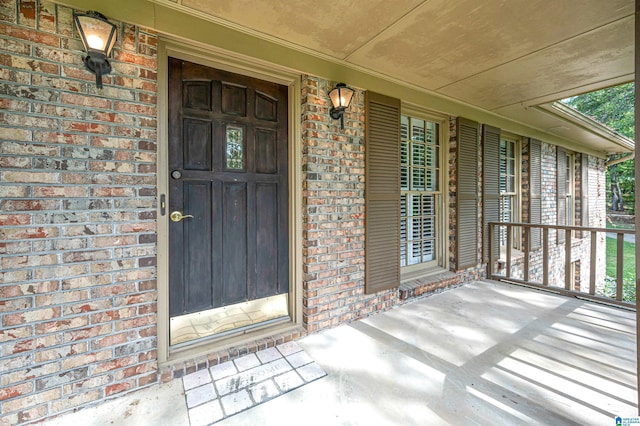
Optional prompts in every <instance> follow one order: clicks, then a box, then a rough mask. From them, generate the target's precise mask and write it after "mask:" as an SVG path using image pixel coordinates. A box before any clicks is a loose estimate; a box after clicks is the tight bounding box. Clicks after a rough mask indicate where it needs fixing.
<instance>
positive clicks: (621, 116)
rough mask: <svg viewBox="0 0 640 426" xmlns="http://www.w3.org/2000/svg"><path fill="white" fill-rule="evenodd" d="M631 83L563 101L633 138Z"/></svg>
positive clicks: (632, 91) (632, 92)
mask: <svg viewBox="0 0 640 426" xmlns="http://www.w3.org/2000/svg"><path fill="white" fill-rule="evenodd" d="M634 100H635V96H634V85H633V83H627V84H622V85H620V86H614V87H609V88H607V89H602V90H598V91H597V92H591V93H585V94H584V95H579V96H574V97H573V98H569V99H567V100H566V101H565V103H566V104H567V105H569V106H571V107H573V108H575V109H577V110H578V111H580V112H581V113H583V114H585V115H587V116H589V117H591V118H593V119H595V120H597V121H599V122H600V123H602V124H604V125H606V126H608V127H610V128H611V129H613V130H615V131H616V132H618V133H620V134H621V135H624V136H626V137H628V138H630V139H633V129H634V115H633V114H634V112H633V104H634Z"/></svg>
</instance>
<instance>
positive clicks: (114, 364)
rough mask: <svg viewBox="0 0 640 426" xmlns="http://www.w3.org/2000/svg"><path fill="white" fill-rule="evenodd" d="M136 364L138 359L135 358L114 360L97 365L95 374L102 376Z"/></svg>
mask: <svg viewBox="0 0 640 426" xmlns="http://www.w3.org/2000/svg"><path fill="white" fill-rule="evenodd" d="M136 362H137V357H135V356H128V357H123V358H118V359H114V360H111V361H108V362H103V363H102V364H98V365H96V366H95V367H94V370H93V373H94V374H100V373H104V372H107V371H113V370H118V369H120V368H123V367H127V366H129V365H132V364H135V363H136Z"/></svg>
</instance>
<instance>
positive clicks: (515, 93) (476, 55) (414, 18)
mask: <svg viewBox="0 0 640 426" xmlns="http://www.w3.org/2000/svg"><path fill="white" fill-rule="evenodd" d="M151 1H152V2H155V3H160V4H165V5H171V7H174V8H178V9H180V10H182V11H183V12H186V13H190V14H193V15H196V16H199V17H203V18H205V19H209V20H211V21H213V22H215V23H218V24H221V25H223V26H227V27H229V28H232V29H236V30H238V31H241V32H245V33H248V34H251V35H254V36H257V37H260V38H264V39H266V40H269V41H272V42H275V43H279V44H282V45H284V46H287V47H292V48H294V49H297V50H300V51H302V52H305V53H311V54H312V55H315V56H318V57H320V58H323V59H327V60H329V61H333V62H335V63H337V64H343V65H345V66H347V67H355V68H356V69H359V70H363V71H365V72H369V73H371V74H372V75H377V76H382V77H384V78H388V79H390V80H393V81H395V82H401V83H406V84H408V85H410V86H412V87H417V88H419V89H422V90H425V91H428V92H432V93H436V94H438V95H442V96H445V97H447V98H450V99H456V100H458V101H460V102H462V103H465V104H468V105H472V106H475V107H478V108H481V109H484V110H487V111H491V112H494V113H497V114H500V115H502V116H504V117H507V118H511V119H514V120H518V121H520V122H521V123H524V124H526V125H530V126H534V127H537V128H541V129H543V130H545V131H546V129H548V128H550V129H554V128H559V127H560V126H559V125H558V123H556V125H551V126H547V124H549V123H546V120H541V119H540V117H539V115H538V114H534V113H528V112H527V111H528V110H527V109H526V108H521V107H522V106H524V107H529V106H533V105H540V104H546V103H549V102H552V101H555V100H558V99H561V98H564V97H568V96H573V95H576V94H580V93H585V92H587V91H592V90H597V89H600V88H604V87H608V86H610V85H614V84H620V83H623V82H626V81H631V80H632V79H633V75H634V61H633V56H634V26H633V20H634V19H633V15H634V1H633V0H607V1H603V0H562V1H549V0H456V1H451V0H394V1H392V2H390V1H382V0H366V1H365V0H341V1H334V2H309V1H303V0H287V1H282V2H274V1H271V0H227V1H219V0H151ZM301 71H303V72H304V70H301ZM346 83H347V84H352V85H354V86H358V82H357V81H346ZM518 106H520V107H518ZM523 111H524V113H523ZM451 113H455V112H453V111H451ZM555 120H559V121H562V120H563V117H562V115H561V114H560V115H558V116H556V117H555ZM540 126H543V127H540ZM545 126H546V127H545ZM571 126H572V125H571V123H569V127H571ZM551 133H554V134H558V133H556V132H555V131H551ZM561 133H562V132H561ZM576 135H578V133H572V136H571V137H572V138H575V137H576ZM558 136H561V137H565V136H566V135H564V134H562V135H560V134H558ZM596 139H598V138H596ZM600 139H602V137H600ZM589 144H590V145H592V146H591V147H592V148H593V149H598V150H600V151H604V150H605V145H606V143H604V142H603V143H602V144H600V145H598V142H597V141H595V142H593V143H591V142H589ZM594 144H595V145H594ZM608 148H610V147H607V149H606V150H607V151H609V149H608ZM624 150H626V148H625V149H624Z"/></svg>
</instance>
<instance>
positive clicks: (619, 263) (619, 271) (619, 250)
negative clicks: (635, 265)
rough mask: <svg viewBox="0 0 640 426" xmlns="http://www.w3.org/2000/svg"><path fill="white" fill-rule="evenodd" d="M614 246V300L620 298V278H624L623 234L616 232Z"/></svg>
mask: <svg viewBox="0 0 640 426" xmlns="http://www.w3.org/2000/svg"><path fill="white" fill-rule="evenodd" d="M617 236H618V244H617V246H616V300H622V279H623V278H624V268H623V267H624V260H623V259H624V257H623V255H624V234H623V233H618V234H617Z"/></svg>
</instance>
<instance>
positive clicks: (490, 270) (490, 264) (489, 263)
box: [487, 223, 496, 280]
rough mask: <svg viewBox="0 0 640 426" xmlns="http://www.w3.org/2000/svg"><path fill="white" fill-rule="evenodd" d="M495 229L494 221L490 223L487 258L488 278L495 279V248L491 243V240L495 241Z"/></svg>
mask: <svg viewBox="0 0 640 426" xmlns="http://www.w3.org/2000/svg"><path fill="white" fill-rule="evenodd" d="M495 231H496V230H495V226H494V225H493V223H489V244H488V245H489V259H487V278H488V279H490V280H492V279H493V262H492V261H491V258H492V257H493V250H492V248H491V246H492V245H493V244H491V242H492V241H493V233H494V232H495Z"/></svg>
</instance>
